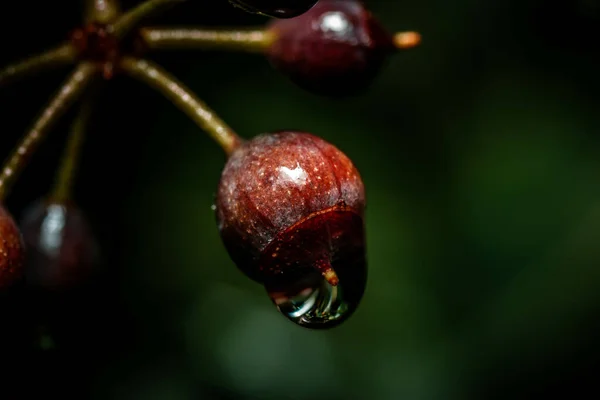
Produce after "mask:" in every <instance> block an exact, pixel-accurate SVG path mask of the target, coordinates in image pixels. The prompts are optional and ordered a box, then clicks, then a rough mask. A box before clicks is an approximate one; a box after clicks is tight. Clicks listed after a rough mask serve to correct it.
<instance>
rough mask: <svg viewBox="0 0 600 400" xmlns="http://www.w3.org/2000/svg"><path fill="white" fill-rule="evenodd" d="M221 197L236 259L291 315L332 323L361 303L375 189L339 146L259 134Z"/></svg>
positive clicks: (228, 169) (226, 176)
mask: <svg viewBox="0 0 600 400" xmlns="http://www.w3.org/2000/svg"><path fill="white" fill-rule="evenodd" d="M216 203H217V204H216V211H217V221H218V226H219V230H220V233H221V237H222V239H223V242H224V244H225V246H226V248H227V250H228V252H229V254H230V256H231V258H232V259H233V261H234V262H235V263H236V265H237V266H238V267H239V268H240V269H241V270H242V271H243V272H244V273H245V274H246V275H248V276H249V277H250V278H252V279H254V280H255V281H257V282H260V283H262V284H263V285H265V287H266V289H267V291H268V292H269V293H270V295H271V298H272V300H273V301H274V302H275V303H276V305H277V306H278V308H279V309H280V310H281V311H282V312H283V313H284V314H286V315H287V316H288V317H289V318H291V319H292V320H294V321H295V322H296V323H299V324H301V325H306V326H309V327H330V326H333V325H335V324H337V323H340V322H342V321H343V320H344V319H346V318H347V317H348V316H349V315H350V314H351V313H352V312H353V311H354V309H355V308H356V307H357V306H358V303H359V301H360V299H361V297H362V294H363V291H364V287H365V284H366V261H365V249H364V223H363V217H364V205H365V194H364V187H363V183H362V180H361V178H360V175H359V173H358V171H357V169H356V168H355V167H354V165H353V164H352V162H351V161H350V159H348V157H346V156H345V155H344V154H343V153H342V152H341V151H340V150H338V149H337V148H336V147H334V146H333V145H331V144H330V143H328V142H326V141H324V140H323V139H320V138H318V137H316V136H313V135H311V134H308V133H302V132H278V133H271V134H264V135H260V136H257V137H255V138H254V139H253V140H251V141H249V142H247V143H244V144H243V145H241V146H240V148H238V149H237V150H236V151H234V153H233V154H232V155H231V156H230V158H229V160H228V162H227V164H226V166H225V169H224V170H223V174H222V176H221V182H220V184H219V189H218V193H217V199H216Z"/></svg>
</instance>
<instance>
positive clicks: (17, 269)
mask: <svg viewBox="0 0 600 400" xmlns="http://www.w3.org/2000/svg"><path fill="white" fill-rule="evenodd" d="M24 261H25V246H24V244H23V238H22V236H21V232H20V231H19V228H18V227H17V225H16V224H15V221H14V219H13V217H12V216H11V215H10V214H9V213H8V211H7V210H6V209H5V208H4V207H3V206H2V205H0V289H4V288H6V287H8V286H10V285H12V284H13V283H15V282H16V281H17V280H18V279H19V278H20V277H21V276H22V273H23V263H24Z"/></svg>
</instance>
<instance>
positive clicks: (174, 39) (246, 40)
mask: <svg viewBox="0 0 600 400" xmlns="http://www.w3.org/2000/svg"><path fill="white" fill-rule="evenodd" d="M140 33H141V36H142V38H143V40H144V42H145V43H146V44H147V45H148V47H149V48H151V49H184V48H192V49H216V50H233V51H247V52H252V53H262V52H264V51H265V50H267V49H268V48H269V46H270V45H271V43H273V41H274V39H275V35H274V33H273V32H270V31H268V30H264V29H254V30H234V31H230V30H208V29H190V28H175V29H173V28H143V29H141V31H140Z"/></svg>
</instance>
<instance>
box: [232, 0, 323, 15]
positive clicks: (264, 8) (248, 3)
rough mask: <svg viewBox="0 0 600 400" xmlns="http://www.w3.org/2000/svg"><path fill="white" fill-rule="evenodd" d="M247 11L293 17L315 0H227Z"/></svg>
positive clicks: (315, 0)
mask: <svg viewBox="0 0 600 400" xmlns="http://www.w3.org/2000/svg"><path fill="white" fill-rule="evenodd" d="M229 1H230V2H231V3H232V4H233V5H235V6H238V7H240V8H242V9H244V10H246V11H248V12H252V13H258V14H264V15H268V16H270V17H275V18H293V17H297V16H298V15H301V14H303V13H305V12H306V11H308V10H309V9H310V8H311V7H312V6H314V5H315V4H316V3H317V0H229Z"/></svg>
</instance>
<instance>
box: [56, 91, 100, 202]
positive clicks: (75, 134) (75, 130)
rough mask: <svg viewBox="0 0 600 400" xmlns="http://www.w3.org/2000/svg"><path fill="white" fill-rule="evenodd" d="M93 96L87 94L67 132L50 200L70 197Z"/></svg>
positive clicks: (63, 200)
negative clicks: (67, 136) (67, 135)
mask: <svg viewBox="0 0 600 400" xmlns="http://www.w3.org/2000/svg"><path fill="white" fill-rule="evenodd" d="M93 100H94V96H91V95H89V94H88V95H87V96H86V97H85V99H84V101H83V103H82V104H81V106H80V108H79V113H78V114H77V117H75V120H74V121H73V124H72V125H71V130H70V132H69V138H68V139H67V144H66V146H65V150H64V154H63V156H62V157H61V163H60V166H59V168H58V171H57V173H56V181H55V183H54V188H53V192H52V195H51V197H52V200H53V201H56V202H57V203H64V202H65V201H66V200H69V199H70V197H71V192H72V187H73V182H74V180H75V175H76V173H77V166H78V164H79V158H80V156H81V148H82V145H83V141H84V140H85V133H86V129H87V127H88V124H89V120H90V116H91V114H92V110H93V103H94V101H93Z"/></svg>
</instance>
